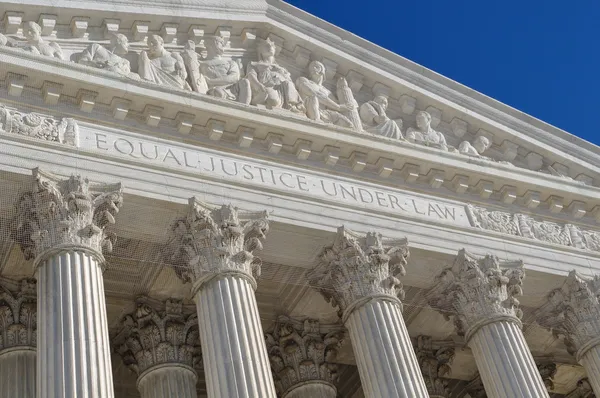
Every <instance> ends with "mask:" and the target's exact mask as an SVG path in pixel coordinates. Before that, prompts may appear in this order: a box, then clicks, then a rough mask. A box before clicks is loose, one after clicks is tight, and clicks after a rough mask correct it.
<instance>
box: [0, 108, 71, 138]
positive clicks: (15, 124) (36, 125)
mask: <svg viewBox="0 0 600 398" xmlns="http://www.w3.org/2000/svg"><path fill="white" fill-rule="evenodd" d="M0 131H4V132H6V133H13V134H19V135H24V136H28V137H33V138H37V139H40V140H45V141H51V142H58V143H61V144H67V145H72V146H77V143H78V142H77V141H78V126H77V122H76V121H75V120H74V119H72V118H55V117H52V116H48V115H42V114H39V113H35V112H30V113H25V112H19V111H17V110H15V109H10V108H7V107H6V106H4V105H1V104H0Z"/></svg>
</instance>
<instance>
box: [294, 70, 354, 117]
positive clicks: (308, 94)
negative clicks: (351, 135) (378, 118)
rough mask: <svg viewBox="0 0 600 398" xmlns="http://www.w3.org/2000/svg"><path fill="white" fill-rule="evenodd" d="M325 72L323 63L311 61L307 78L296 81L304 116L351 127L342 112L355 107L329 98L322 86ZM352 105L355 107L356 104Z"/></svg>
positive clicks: (329, 92)
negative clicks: (302, 103)
mask: <svg viewBox="0 0 600 398" xmlns="http://www.w3.org/2000/svg"><path fill="white" fill-rule="evenodd" d="M325 72H326V70H325V65H323V63H321V62H319V61H312V62H311V63H310V64H309V65H308V75H309V77H308V78H307V77H304V76H303V77H299V78H298V79H297V80H296V86H297V87H298V91H299V92H300V95H301V96H302V99H303V100H304V106H305V107H306V116H308V118H309V119H311V120H316V121H323V122H327V123H332V124H335V125H337V126H342V127H353V126H354V125H353V123H352V121H351V120H350V119H349V118H348V117H347V116H345V115H343V114H342V112H350V111H352V110H353V109H354V108H355V107H353V106H349V105H346V104H338V103H337V102H336V101H335V100H334V99H332V98H331V96H332V94H331V91H329V90H328V89H327V88H325V87H324V86H323V81H324V80H325ZM354 105H355V106H356V104H354Z"/></svg>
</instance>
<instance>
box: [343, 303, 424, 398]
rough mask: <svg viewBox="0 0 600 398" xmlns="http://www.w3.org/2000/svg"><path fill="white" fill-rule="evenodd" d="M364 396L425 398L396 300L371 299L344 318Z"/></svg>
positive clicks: (422, 383) (419, 373)
mask: <svg viewBox="0 0 600 398" xmlns="http://www.w3.org/2000/svg"><path fill="white" fill-rule="evenodd" d="M346 327H347V328H348V331H349V333H350V339H351V341H352V343H353V344H352V347H353V349H354V356H355V357H356V363H357V365H358V371H359V374H360V379H361V381H362V387H363V390H364V393H365V396H366V397H373V398H375V397H406V398H414V397H428V396H429V394H428V393H427V388H426V387H425V382H424V381H423V376H422V375H421V369H420V367H419V364H418V362H417V358H416V356H415V352H414V349H413V347H412V343H411V340H410V337H409V335H408V331H407V329H406V325H405V323H404V319H403V318H402V313H401V311H400V305H399V303H395V302H393V301H390V300H385V299H375V300H372V301H369V302H367V303H366V304H364V305H362V306H360V307H358V308H356V309H355V310H354V311H352V313H350V315H349V316H348V319H347V320H346Z"/></svg>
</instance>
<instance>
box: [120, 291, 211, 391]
mask: <svg viewBox="0 0 600 398" xmlns="http://www.w3.org/2000/svg"><path fill="white" fill-rule="evenodd" d="M137 303H138V307H137V310H136V311H135V312H134V313H132V314H129V315H126V316H125V317H124V318H123V321H122V325H123V326H122V329H121V331H120V332H119V334H118V335H117V336H116V337H115V339H114V342H115V345H116V351H117V353H118V354H119V355H120V356H121V358H122V359H123V362H124V363H125V365H126V366H128V367H129V368H130V369H131V370H133V371H134V372H135V373H136V374H137V375H138V379H137V387H138V390H139V391H140V395H141V397H142V398H171V397H177V398H196V397H197V396H198V395H197V392H196V381H197V379H198V374H197V372H196V369H197V368H198V367H200V366H199V365H200V361H201V359H200V357H201V355H200V341H199V339H198V318H197V317H196V314H195V313H193V312H192V314H184V312H183V306H182V304H181V302H177V301H171V300H167V301H166V302H165V303H164V304H163V303H160V302H156V301H153V300H150V299H148V298H140V299H138V300H137Z"/></svg>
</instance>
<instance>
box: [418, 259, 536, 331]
mask: <svg viewBox="0 0 600 398" xmlns="http://www.w3.org/2000/svg"><path fill="white" fill-rule="evenodd" d="M524 277H525V272H524V270H523V263H522V262H521V261H513V262H508V261H500V260H499V259H498V257H495V256H489V255H488V256H485V257H483V258H477V257H475V256H473V255H471V254H469V253H467V252H466V251H465V250H464V249H462V250H460V251H459V252H458V255H457V256H456V258H455V260H454V264H453V265H452V266H451V267H449V268H446V269H444V270H443V271H442V273H441V274H440V275H438V276H437V277H436V281H435V284H434V286H433V287H432V288H431V289H430V290H429V291H428V292H427V300H428V302H429V305H431V307H433V308H434V309H436V310H438V311H440V312H442V313H443V314H444V315H445V316H447V317H454V323H455V325H456V329H457V332H458V334H459V335H461V336H462V335H465V336H466V338H467V340H468V339H469V337H470V336H471V335H472V334H473V333H474V332H475V331H476V330H477V329H478V327H479V326H480V325H482V324H485V323H487V322H489V321H492V320H493V319H494V318H499V319H502V318H504V319H508V320H513V321H516V322H520V321H519V318H520V317H521V315H522V313H521V310H520V309H519V301H518V300H517V299H516V296H518V295H521V294H522V288H521V285H522V282H523V278H524Z"/></svg>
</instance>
